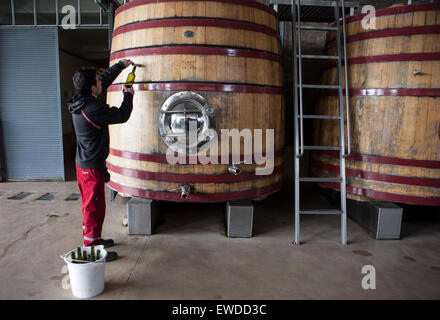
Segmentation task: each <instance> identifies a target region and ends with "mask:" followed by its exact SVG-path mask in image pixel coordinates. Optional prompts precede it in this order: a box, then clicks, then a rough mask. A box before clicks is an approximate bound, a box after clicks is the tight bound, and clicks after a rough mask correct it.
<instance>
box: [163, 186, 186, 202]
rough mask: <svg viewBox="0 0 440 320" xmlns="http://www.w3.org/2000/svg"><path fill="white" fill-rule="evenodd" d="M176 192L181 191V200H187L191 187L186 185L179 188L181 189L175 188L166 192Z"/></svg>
mask: <svg viewBox="0 0 440 320" xmlns="http://www.w3.org/2000/svg"><path fill="white" fill-rule="evenodd" d="M176 190H180V191H181V197H182V199H183V200H187V199H188V197H189V194H190V193H191V191H192V188H191V186H189V185H187V184H184V185H183V186H181V187H178V188H175V189H171V190H168V191H176Z"/></svg>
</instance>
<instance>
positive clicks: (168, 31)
mask: <svg viewBox="0 0 440 320" xmlns="http://www.w3.org/2000/svg"><path fill="white" fill-rule="evenodd" d="M188 34H189V35H190V36H189V37H188V36H186V35H188ZM111 51H112V53H111V56H110V64H111V65H112V64H114V63H116V62H117V61H118V60H120V59H123V58H128V59H131V60H133V61H135V63H137V64H141V65H144V66H145V67H143V68H137V70H136V83H135V85H134V88H135V91H136V93H135V97H134V108H133V113H132V116H131V118H130V120H129V121H128V122H127V123H125V124H122V125H113V126H110V146H111V152H110V156H109V157H108V159H107V166H108V168H109V171H110V173H111V182H110V183H109V185H110V187H111V188H112V189H114V190H116V191H118V192H120V193H122V194H125V195H129V196H137V197H144V198H150V199H157V200H168V201H183V200H182V199H181V197H180V193H179V191H173V192H170V191H169V190H172V189H176V188H179V187H181V186H183V185H184V184H188V185H190V186H191V188H192V189H193V190H192V193H191V194H190V196H189V198H188V199H187V200H186V201H194V202H220V201H228V200H234V199H248V198H257V197H260V196H265V195H267V194H270V193H273V192H275V191H277V190H278V189H279V188H280V187H281V181H282V165H283V146H284V120H283V117H284V110H283V88H282V86H283V83H282V67H281V57H280V41H279V35H278V21H277V18H276V16H275V15H274V13H273V11H272V10H271V9H270V8H269V7H267V6H265V5H262V4H260V3H258V2H256V1H242V0H228V1H181V0H176V1H169V0H163V1H160V0H159V1H149V0H140V1H132V2H129V3H128V4H127V5H124V6H122V7H120V8H119V9H118V10H117V13H116V18H115V29H114V33H113V41H112V50H111ZM130 70H131V68H127V69H126V70H124V71H123V72H122V73H121V75H120V76H119V77H118V78H117V79H116V80H115V82H114V83H115V84H114V85H112V86H111V87H110V88H109V89H108V93H107V102H108V103H109V104H110V105H119V104H120V103H121V100H122V94H121V90H122V83H123V82H124V80H125V78H126V76H127V74H128V72H130ZM181 91H192V92H196V93H198V94H200V95H201V96H203V97H204V98H205V99H206V100H207V101H208V102H209V104H210V105H211V106H212V107H213V109H214V117H215V130H216V132H217V133H218V135H219V137H220V133H221V129H238V130H239V131H240V130H243V129H246V128H248V129H250V130H254V129H262V130H263V132H265V130H266V129H274V130H275V138H274V148H273V150H270V149H269V150H265V139H263V152H267V156H268V157H272V158H273V160H272V161H273V163H274V170H273V172H272V174H270V175H267V176H257V175H255V169H256V168H257V167H262V166H263V167H264V165H257V164H255V163H253V164H241V165H239V167H240V169H241V171H242V173H241V174H239V175H236V176H235V175H231V174H228V167H230V166H231V164H232V159H229V160H230V161H229V164H222V163H219V164H206V165H203V164H201V163H197V162H195V163H194V162H190V163H187V164H176V165H170V164H168V163H167V161H166V157H165V154H166V151H167V149H168V146H167V145H166V144H165V143H164V141H163V139H162V137H161V136H160V134H159V130H158V118H159V115H160V109H161V107H162V104H163V103H164V102H165V101H166V100H167V99H168V98H169V97H170V96H172V95H173V94H175V93H177V92H181ZM263 136H264V135H263ZM240 149H241V150H240V154H241V158H242V159H244V156H245V155H246V156H247V155H248V154H249V153H248V152H247V151H246V150H245V149H244V145H243V141H242V142H241V146H240ZM229 152H230V150H229ZM218 155H219V156H218V157H219V162H220V160H221V159H220V157H221V156H222V154H221V148H220V142H219V150H218ZM189 161H190V159H188V162H189Z"/></svg>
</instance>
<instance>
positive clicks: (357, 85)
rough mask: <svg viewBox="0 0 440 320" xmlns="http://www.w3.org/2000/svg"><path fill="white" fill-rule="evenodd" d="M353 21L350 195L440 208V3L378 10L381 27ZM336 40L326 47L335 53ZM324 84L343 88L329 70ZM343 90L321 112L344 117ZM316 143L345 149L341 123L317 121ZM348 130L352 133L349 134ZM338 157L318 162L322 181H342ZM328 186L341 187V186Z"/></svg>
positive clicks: (314, 165)
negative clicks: (340, 109) (340, 144)
mask: <svg viewBox="0 0 440 320" xmlns="http://www.w3.org/2000/svg"><path fill="white" fill-rule="evenodd" d="M364 17H365V15H356V16H353V17H350V18H348V19H347V31H348V37H347V45H348V49H347V52H348V61H347V62H348V66H349V68H348V78H349V79H348V80H349V94H350V99H349V101H350V123H351V135H350V137H351V147H352V154H351V156H350V157H348V159H347V162H346V167H347V169H346V175H347V195H348V197H349V198H352V199H356V200H362V201H370V200H385V201H391V202H398V203H406V204H416V205H430V206H439V205H440V161H439V160H440V4H439V3H435V4H422V5H413V6H397V7H391V8H386V9H383V10H378V11H377V12H376V29H375V30H364V29H363V27H362V19H363V18H364ZM334 39H335V38H334V36H330V37H329V41H328V43H327V46H328V52H329V54H330V55H334V54H335V53H336V49H335V44H336V43H335V40H334ZM322 83H323V84H337V69H336V66H335V65H334V64H333V65H328V66H327V69H326V70H325V72H324V74H323V77H322ZM337 100H338V97H337V92H336V91H326V92H323V93H322V96H321V97H320V98H319V103H318V105H317V109H316V110H315V111H316V114H329V115H337V114H338V111H337ZM314 124H315V127H314V128H315V132H314V144H316V145H322V146H338V139H339V131H338V130H339V129H338V128H339V125H338V122H337V120H319V121H316V122H315V123H314ZM345 132H347V131H345ZM338 156H339V153H335V152H330V151H323V152H315V153H314V154H313V156H312V161H311V171H312V174H314V175H316V176H325V177H331V176H337V175H338V173H339V160H338ZM322 186H325V187H329V188H333V189H339V185H336V184H331V183H328V184H327V183H326V184H322Z"/></svg>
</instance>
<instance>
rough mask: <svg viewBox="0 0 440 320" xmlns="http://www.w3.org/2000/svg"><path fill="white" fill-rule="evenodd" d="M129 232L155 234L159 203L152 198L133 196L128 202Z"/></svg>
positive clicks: (132, 233) (131, 233)
mask: <svg viewBox="0 0 440 320" xmlns="http://www.w3.org/2000/svg"><path fill="white" fill-rule="evenodd" d="M127 212H128V234H130V235H134V234H137V235H151V234H153V230H154V227H155V225H156V221H157V218H158V216H159V203H158V202H157V201H154V200H150V199H143V198H132V199H131V200H130V201H128V203H127Z"/></svg>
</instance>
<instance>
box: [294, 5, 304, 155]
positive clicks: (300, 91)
mask: <svg viewBox="0 0 440 320" xmlns="http://www.w3.org/2000/svg"><path fill="white" fill-rule="evenodd" d="M297 1H298V4H297V6H298V7H297V15H298V36H297V39H298V78H299V80H298V82H299V123H300V127H299V132H300V137H301V139H300V142H301V143H300V153H299V157H302V156H303V155H304V120H303V109H304V108H303V107H304V101H303V79H302V47H301V0H297ZM295 29H296V28H295Z"/></svg>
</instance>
